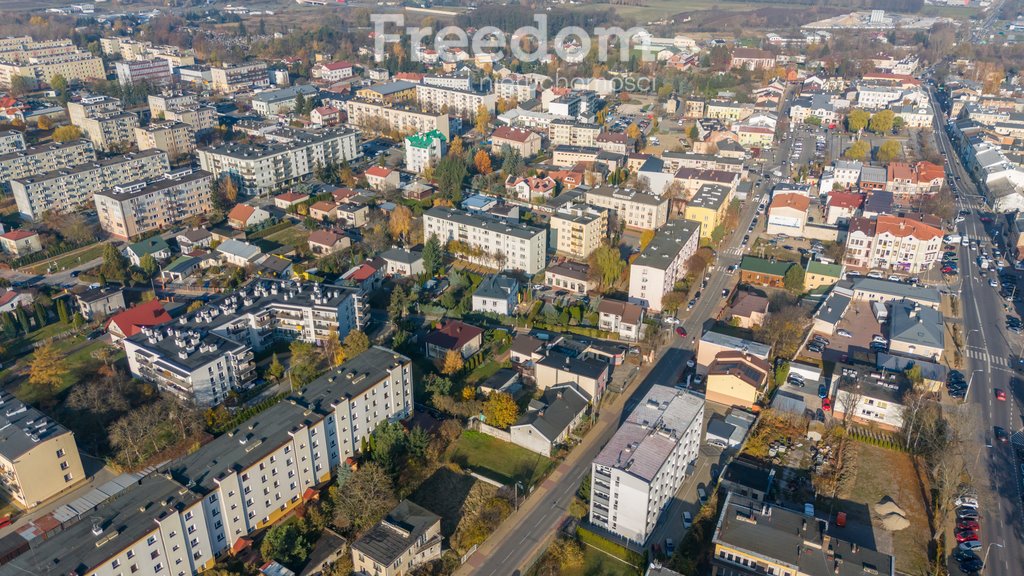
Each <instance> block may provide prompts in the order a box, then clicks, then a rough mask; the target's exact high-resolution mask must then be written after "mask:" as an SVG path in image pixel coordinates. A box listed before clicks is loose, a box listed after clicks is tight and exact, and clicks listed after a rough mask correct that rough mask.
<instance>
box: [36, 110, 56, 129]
mask: <svg viewBox="0 0 1024 576" xmlns="http://www.w3.org/2000/svg"><path fill="white" fill-rule="evenodd" d="M36 128H39V129H40V130H49V129H51V128H53V120H50V117H49V116H47V115H45V114H43V115H41V116H39V120H36Z"/></svg>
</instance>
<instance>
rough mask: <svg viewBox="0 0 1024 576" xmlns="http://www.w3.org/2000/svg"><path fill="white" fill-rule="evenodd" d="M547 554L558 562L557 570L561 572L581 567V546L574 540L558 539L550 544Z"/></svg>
mask: <svg viewBox="0 0 1024 576" xmlns="http://www.w3.org/2000/svg"><path fill="white" fill-rule="evenodd" d="M548 554H550V555H551V556H552V557H553V558H554V559H555V561H556V562H558V566H559V568H561V569H562V570H563V571H567V570H572V569H573V568H579V567H581V566H583V560H584V558H583V546H582V545H581V544H580V543H579V542H577V541H576V540H572V539H570V538H559V539H558V540H555V541H554V542H552V543H551V547H550V548H548Z"/></svg>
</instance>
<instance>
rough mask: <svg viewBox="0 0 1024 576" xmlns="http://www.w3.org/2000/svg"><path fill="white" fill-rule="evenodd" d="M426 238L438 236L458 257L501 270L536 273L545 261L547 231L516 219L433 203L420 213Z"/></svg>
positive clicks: (541, 268) (542, 267)
mask: <svg viewBox="0 0 1024 576" xmlns="http://www.w3.org/2000/svg"><path fill="white" fill-rule="evenodd" d="M423 233H424V236H425V237H426V238H430V237H431V236H437V237H438V239H439V240H440V241H441V243H442V244H447V243H449V242H455V241H457V242H458V244H456V245H454V246H449V250H451V249H452V248H457V249H456V250H453V252H455V253H456V254H457V255H458V256H459V257H460V258H464V259H466V260H468V261H470V262H473V263H475V264H481V265H483V266H490V267H493V268H498V269H501V270H522V271H524V272H526V273H527V274H536V273H537V272H540V271H541V270H543V269H544V266H545V265H546V253H545V249H546V244H547V242H546V238H547V231H546V230H545V229H543V228H534V227H533V226H529V225H526V224H521V223H518V222H505V221H503V220H498V219H496V218H490V217H487V216H482V215H475V214H470V213H468V212H463V211H461V210H453V209H448V208H442V207H434V208H431V209H430V210H428V211H426V212H424V213H423ZM460 250H461V251H460Z"/></svg>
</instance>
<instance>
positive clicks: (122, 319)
mask: <svg viewBox="0 0 1024 576" xmlns="http://www.w3.org/2000/svg"><path fill="white" fill-rule="evenodd" d="M170 321H171V315H170V314H168V313H167V310H164V305H163V303H161V302H160V301H159V300H150V301H149V302H143V303H142V304H139V305H137V306H132V307H131V308H129V309H127V310H125V311H124V312H119V313H117V314H115V315H114V316H113V317H112V318H111V319H110V322H108V323H107V328H108V329H109V327H110V325H112V324H113V325H116V326H117V328H118V330H120V331H121V333H122V334H124V335H125V337H126V338H127V337H129V336H134V335H136V334H138V333H139V332H141V331H142V328H143V327H145V326H159V325H161V324H167V323H168V322H170Z"/></svg>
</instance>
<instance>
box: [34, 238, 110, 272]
mask: <svg viewBox="0 0 1024 576" xmlns="http://www.w3.org/2000/svg"><path fill="white" fill-rule="evenodd" d="M104 246H105V244H103V243H99V242H98V243H96V244H92V245H90V246H86V247H85V248H79V249H78V250H74V251H72V252H68V253H67V254H64V255H62V256H58V257H56V258H51V259H50V260H43V261H42V262H37V263H35V264H32V265H30V266H26V267H25V271H26V272H28V273H29V274H44V273H46V271H47V270H48V269H49V267H50V265H51V264H55V265H56V269H57V270H66V269H68V268H74V267H75V266H78V265H80V264H84V263H86V262H88V261H90V260H93V259H96V258H99V257H100V256H103V247H104Z"/></svg>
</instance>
